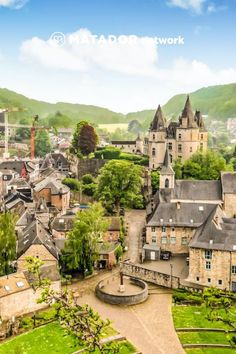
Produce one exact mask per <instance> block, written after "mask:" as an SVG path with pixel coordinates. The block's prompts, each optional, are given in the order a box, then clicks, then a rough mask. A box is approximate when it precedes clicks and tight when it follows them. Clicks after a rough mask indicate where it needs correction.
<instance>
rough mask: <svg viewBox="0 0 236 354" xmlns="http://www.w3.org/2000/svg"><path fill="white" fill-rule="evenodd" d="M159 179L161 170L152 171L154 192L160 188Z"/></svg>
mask: <svg viewBox="0 0 236 354" xmlns="http://www.w3.org/2000/svg"><path fill="white" fill-rule="evenodd" d="M159 181H160V172H159V171H152V172H151V184H152V193H153V194H155V193H156V191H157V190H158V189H159Z"/></svg>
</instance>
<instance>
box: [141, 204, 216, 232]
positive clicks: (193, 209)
mask: <svg viewBox="0 0 236 354" xmlns="http://www.w3.org/2000/svg"><path fill="white" fill-rule="evenodd" d="M213 209H215V204H204V203H202V204H199V203H180V208H179V209H178V208H177V203H160V204H159V205H158V206H157V208H156V210H155V211H154V213H153V215H152V217H151V218H150V220H149V222H148V224H147V226H173V227H174V226H178V227H191V228H196V227H199V226H201V225H202V224H203V223H204V222H205V221H206V219H207V218H208V217H209V215H210V213H211V212H212V210H213Z"/></svg>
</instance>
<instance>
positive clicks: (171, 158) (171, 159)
mask: <svg viewBox="0 0 236 354" xmlns="http://www.w3.org/2000/svg"><path fill="white" fill-rule="evenodd" d="M172 161H173V157H172V155H170V162H171V163H172Z"/></svg>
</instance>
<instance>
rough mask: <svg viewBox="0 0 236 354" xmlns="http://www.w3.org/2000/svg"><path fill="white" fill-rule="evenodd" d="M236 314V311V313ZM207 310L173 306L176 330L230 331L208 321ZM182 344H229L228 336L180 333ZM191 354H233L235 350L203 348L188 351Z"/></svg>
mask: <svg viewBox="0 0 236 354" xmlns="http://www.w3.org/2000/svg"><path fill="white" fill-rule="evenodd" d="M234 312H235V313H236V309H235V311H234ZM206 314H207V312H206V309H205V308H204V307H203V306H173V307H172V315H173V320H174V325H175V327H176V328H222V329H230V327H229V326H227V325H225V324H223V323H221V322H211V321H208V320H207V319H206ZM178 336H179V339H180V341H181V342H182V343H196V344H197V343H217V344H229V343H228V341H227V338H226V334H225V333H223V332H221V333H216V332H178ZM186 352H187V353H190V354H202V353H204V354H224V353H227V354H233V353H235V349H219V348H214V349H213V348H202V349H196V348H194V349H186Z"/></svg>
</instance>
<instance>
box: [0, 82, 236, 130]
mask: <svg viewBox="0 0 236 354" xmlns="http://www.w3.org/2000/svg"><path fill="white" fill-rule="evenodd" d="M190 98H191V102H192V106H193V109H199V110H201V112H202V113H203V114H207V115H208V116H209V120H211V119H215V120H220V121H225V120H226V119H227V118H229V117H236V83H233V84H228V85H218V86H209V87H204V88H201V89H199V90H197V91H195V92H192V93H190ZM185 100H186V93H185V94H180V95H176V96H173V97H172V98H171V99H170V100H169V101H168V102H167V103H166V104H165V105H164V106H163V110H164V113H165V114H166V116H167V117H168V118H169V119H174V120H176V119H177V118H178V116H179V114H180V113H181V110H182V109H183V105H184V103H185ZM158 103H159V102H157V105H158ZM0 107H1V108H4V107H19V108H22V109H23V108H27V111H24V112H17V113H13V114H12V115H11V116H10V120H11V121H14V122H17V121H19V119H21V118H22V117H31V116H32V115H34V114H38V115H39V116H40V117H41V118H44V121H46V118H47V117H48V116H52V115H54V114H55V113H56V112H57V111H60V112H61V113H62V114H63V115H66V116H68V117H70V118H71V121H72V122H73V124H76V123H77V122H78V121H79V120H82V119H86V120H89V121H90V122H92V123H96V124H105V123H109V124H111V123H127V122H129V121H131V120H133V119H138V120H139V121H140V122H141V123H142V124H143V126H145V128H147V127H148V126H149V124H150V121H151V120H152V118H153V116H154V113H155V109H150V110H144V111H140V112H132V113H129V114H127V115H124V114H121V113H116V112H113V111H110V110H109V109H106V108H101V107H97V106H90V105H83V104H72V103H64V102H58V103H55V104H53V103H47V102H43V101H37V100H33V99H29V98H27V97H25V96H23V95H20V94H18V93H15V92H13V91H9V90H7V89H0Z"/></svg>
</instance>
